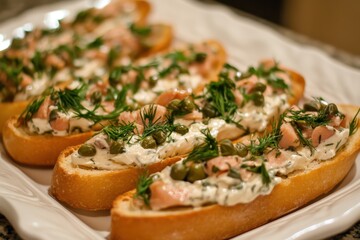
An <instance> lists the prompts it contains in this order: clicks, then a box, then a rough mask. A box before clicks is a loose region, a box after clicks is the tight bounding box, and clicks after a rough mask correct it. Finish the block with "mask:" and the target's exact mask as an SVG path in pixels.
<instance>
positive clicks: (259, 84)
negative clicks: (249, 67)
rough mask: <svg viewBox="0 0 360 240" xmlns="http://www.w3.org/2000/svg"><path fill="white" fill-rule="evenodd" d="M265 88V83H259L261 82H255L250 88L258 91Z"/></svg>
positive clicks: (262, 90) (263, 90)
mask: <svg viewBox="0 0 360 240" xmlns="http://www.w3.org/2000/svg"><path fill="white" fill-rule="evenodd" d="M265 90H266V85H265V84H263V83H261V82H257V83H256V84H255V86H254V88H253V89H252V91H253V92H256V91H259V92H265Z"/></svg>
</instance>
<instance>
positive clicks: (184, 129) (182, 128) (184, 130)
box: [175, 125, 189, 135]
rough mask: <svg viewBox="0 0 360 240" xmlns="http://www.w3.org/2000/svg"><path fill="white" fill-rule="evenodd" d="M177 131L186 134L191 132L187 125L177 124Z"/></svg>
mask: <svg viewBox="0 0 360 240" xmlns="http://www.w3.org/2000/svg"><path fill="white" fill-rule="evenodd" d="M175 132H177V133H180V134H181V135H184V134H186V133H188V132H189V128H188V127H187V126H185V125H177V126H176V127H175Z"/></svg>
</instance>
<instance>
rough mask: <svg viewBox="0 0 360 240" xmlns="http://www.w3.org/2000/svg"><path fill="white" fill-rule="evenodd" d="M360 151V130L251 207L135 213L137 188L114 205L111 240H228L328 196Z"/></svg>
mask: <svg viewBox="0 0 360 240" xmlns="http://www.w3.org/2000/svg"><path fill="white" fill-rule="evenodd" d="M340 109H341V111H343V112H344V113H346V114H348V116H351V118H349V119H352V117H353V116H354V115H355V113H356V111H357V109H358V107H355V106H351V105H342V106H341V107H340ZM358 127H360V124H358ZM359 148H360V131H357V132H356V133H355V134H354V135H353V136H351V137H350V139H349V142H348V143H347V145H346V146H345V147H344V148H343V149H341V150H340V151H339V152H338V153H337V155H336V157H334V158H333V159H332V160H328V161H324V162H321V163H319V164H318V165H316V166H314V167H312V168H311V169H308V170H305V171H302V172H297V173H295V174H292V175H290V176H289V177H288V178H287V179H284V180H283V181H282V182H281V183H279V184H278V185H276V186H275V188H274V189H273V191H272V192H271V193H270V194H269V195H266V196H260V197H258V198H256V199H255V200H254V201H252V202H250V203H248V204H237V205H235V206H231V207H223V206H220V205H210V206H205V207H199V208H178V209H172V210H165V211H159V212H155V211H150V210H134V209H133V208H132V205H131V199H132V196H133V194H134V193H135V191H134V190H133V191H131V192H128V193H126V194H124V195H122V196H119V197H118V198H117V199H116V200H115V201H114V205H113V208H112V210H111V217H112V220H111V239H225V238H230V237H233V236H236V235H238V234H241V233H243V232H246V231H249V230H251V229H253V228H256V227H258V226H260V225H263V224H265V223H267V222H269V221H271V220H274V219H276V218H279V217H280V216H283V215H284V214H286V213H288V212H291V211H293V210H295V209H298V208H300V207H301V206H304V205H305V204H306V203H308V202H310V201H312V200H314V199H315V198H316V197H318V196H321V195H323V194H326V193H328V192H329V191H330V190H331V189H333V188H334V187H335V186H336V185H337V184H338V183H339V182H340V181H341V180H342V179H343V178H344V177H345V176H346V175H347V173H348V172H349V170H350V169H351V167H352V165H353V164H354V162H355V159H356V157H355V154H356V153H357V151H358V150H359ZM320 183H321V184H320Z"/></svg>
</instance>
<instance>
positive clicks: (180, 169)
mask: <svg viewBox="0 0 360 240" xmlns="http://www.w3.org/2000/svg"><path fill="white" fill-rule="evenodd" d="M187 173H188V168H187V167H186V166H185V165H184V164H182V163H177V164H174V165H173V166H172V167H171V171H170V176H171V178H172V179H175V180H184V179H185V177H186V174H187Z"/></svg>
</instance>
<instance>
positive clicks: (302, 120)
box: [286, 108, 330, 128]
mask: <svg viewBox="0 0 360 240" xmlns="http://www.w3.org/2000/svg"><path fill="white" fill-rule="evenodd" d="M286 118H288V119H290V121H292V122H296V123H297V124H305V125H308V126H311V127H312V128H315V127H317V126H325V125H327V124H328V123H329V121H330V118H329V115H328V114H327V113H326V112H325V108H323V109H321V110H320V111H319V112H318V114H311V113H306V112H304V111H303V110H292V109H290V110H288V114H287V115H286Z"/></svg>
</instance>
